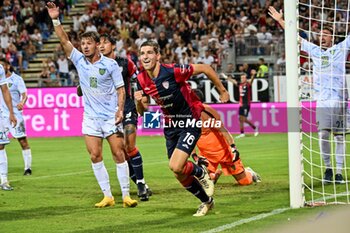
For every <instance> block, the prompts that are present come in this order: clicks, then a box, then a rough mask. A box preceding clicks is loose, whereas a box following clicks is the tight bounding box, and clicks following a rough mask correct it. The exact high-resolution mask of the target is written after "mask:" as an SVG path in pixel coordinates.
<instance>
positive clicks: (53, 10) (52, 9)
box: [46, 2, 60, 19]
mask: <svg viewBox="0 0 350 233" xmlns="http://www.w3.org/2000/svg"><path fill="white" fill-rule="evenodd" d="M46 8H47V11H48V13H49V15H50V17H51V19H57V18H58V16H59V15H60V9H59V8H58V7H56V5H55V3H53V2H48V3H47V4H46Z"/></svg>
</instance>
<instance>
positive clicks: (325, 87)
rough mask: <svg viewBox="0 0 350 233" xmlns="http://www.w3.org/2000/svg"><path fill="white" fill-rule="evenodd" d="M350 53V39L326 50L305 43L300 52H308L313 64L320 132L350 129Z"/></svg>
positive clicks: (336, 131) (339, 131) (302, 44)
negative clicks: (349, 63) (349, 65)
mask: <svg viewBox="0 0 350 233" xmlns="http://www.w3.org/2000/svg"><path fill="white" fill-rule="evenodd" d="M349 49H350V37H347V38H346V39H345V40H344V41H343V42H341V43H339V44H336V45H333V46H332V47H330V48H328V49H326V50H323V49H322V48H321V47H320V46H317V45H315V44H313V43H310V42H308V41H306V40H305V39H302V42H301V50H302V51H305V52H307V53H308V54H309V56H310V57H311V59H312V62H313V89H314V99H315V100H316V101H317V109H316V120H317V123H318V128H319V130H322V129H327V130H332V131H333V132H334V133H344V132H346V129H347V127H348V126H349V125H348V122H347V121H348V120H347V115H348V114H347V100H348V91H347V85H346V67H345V64H346V60H347V56H348V53H349Z"/></svg>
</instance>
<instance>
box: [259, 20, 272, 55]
mask: <svg viewBox="0 0 350 233" xmlns="http://www.w3.org/2000/svg"><path fill="white" fill-rule="evenodd" d="M256 37H257V38H258V41H259V44H260V47H259V54H261V55H267V54H269V53H270V46H271V42H272V34H271V33H270V32H267V31H266V27H265V26H262V27H261V28H260V32H258V33H257V34H256Z"/></svg>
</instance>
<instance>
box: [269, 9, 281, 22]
mask: <svg viewBox="0 0 350 233" xmlns="http://www.w3.org/2000/svg"><path fill="white" fill-rule="evenodd" d="M269 15H270V16H271V17H272V18H273V19H274V20H276V21H280V20H281V19H283V11H282V9H281V10H280V12H278V11H277V10H276V9H275V8H274V7H273V6H270V7H269Z"/></svg>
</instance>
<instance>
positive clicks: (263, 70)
mask: <svg viewBox="0 0 350 233" xmlns="http://www.w3.org/2000/svg"><path fill="white" fill-rule="evenodd" d="M268 73H269V67H268V66H267V65H266V64H265V59H264V58H262V57H261V58H259V69H258V73H257V74H256V77H257V78H267V76H268Z"/></svg>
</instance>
